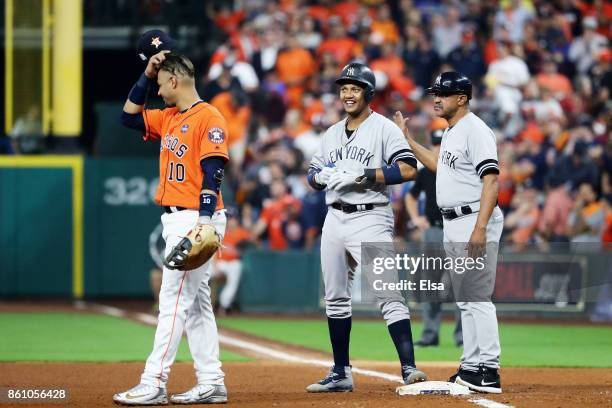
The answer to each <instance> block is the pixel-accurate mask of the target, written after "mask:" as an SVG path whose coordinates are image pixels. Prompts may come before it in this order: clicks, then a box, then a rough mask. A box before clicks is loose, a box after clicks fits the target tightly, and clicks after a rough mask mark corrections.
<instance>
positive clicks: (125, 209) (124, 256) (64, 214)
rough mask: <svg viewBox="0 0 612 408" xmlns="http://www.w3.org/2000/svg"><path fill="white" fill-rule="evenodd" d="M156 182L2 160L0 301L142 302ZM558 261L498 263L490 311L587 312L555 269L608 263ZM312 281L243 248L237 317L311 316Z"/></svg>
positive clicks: (62, 164)
mask: <svg viewBox="0 0 612 408" xmlns="http://www.w3.org/2000/svg"><path fill="white" fill-rule="evenodd" d="M156 185H157V159H145V158H129V159H127V158H114V159H90V158H85V159H84V158H81V157H79V156H39V157H33V156H30V157H0V187H1V189H0V191H1V199H0V296H1V297H3V298H7V297H41V296H45V297H67V298H69V297H74V298H81V297H89V298H94V297H95V298H102V297H148V296H150V295H151V294H150V289H149V272H150V270H151V269H152V268H153V267H154V263H153V261H152V259H151V256H150V254H149V236H150V234H151V232H152V231H153V230H154V229H155V228H156V226H157V225H158V223H159V217H160V215H161V211H160V209H159V207H158V206H156V205H155V204H154V203H153V195H154V192H155V187H156ZM564 257H565V258H564ZM566 258H567V254H557V255H555V256H554V257H552V258H551V257H550V256H548V257H542V256H540V255H538V254H529V253H519V254H507V255H504V256H503V257H500V259H501V263H500V266H499V268H498V279H497V286H496V296H498V297H499V298H500V299H502V298H503V299H504V302H503V303H501V304H499V306H498V309H499V310H501V311H508V312H517V313H521V312H524V311H530V312H548V313H553V314H555V313H561V314H566V315H570V314H571V315H576V314H584V313H586V312H587V311H588V308H589V305H588V302H587V300H588V299H587V298H585V297H580V296H576V295H575V294H574V295H572V294H571V293H570V292H571V290H570V289H571V288H569V289H568V288H566V289H565V290H566V292H567V293H568V296H567V298H563V296H561V298H559V296H556V297H555V294H554V291H557V293H559V291H560V290H564V289H563V287H561V286H559V285H562V284H563V282H562V281H563V279H556V278H554V276H553V275H554V273H555V270H556V269H559V268H563V267H564V265H566V264H567V263H568V262H570V261H571V262H574V263H575V264H576V265H578V266H577V267H578V269H579V270H578V271H577V272H576V271H574V272H572V273H573V275H572V279H573V281H574V282H576V281H577V280H578V283H577V284H575V285H579V286H580V287H588V286H593V287H594V290H595V291H598V290H599V288H598V285H600V284H601V283H602V282H605V281H606V274H607V273H608V269H609V268H610V262H609V259H608V258H607V257H605V256H602V255H601V253H600V254H597V253H590V254H589V253H585V254H582V255H580V256H571V257H569V258H567V259H568V260H567V261H566V260H565V259H566ZM551 259H552V260H551ZM526 261H529V263H528V264H525V262H526ZM534 265H535V266H534ZM542 271H544V272H542ZM546 271H548V272H546ZM543 273H547V274H548V275H549V277H550V276H552V277H553V278H552V279H547V278H543ZM320 276H321V273H320V260H319V255H318V252H317V251H315V252H306V251H286V252H272V251H266V250H249V251H247V252H246V253H245V255H244V275H243V280H242V284H241V288H240V292H239V298H238V300H239V302H240V304H241V307H242V309H243V310H244V311H253V312H273V313H278V312H281V313H301V312H313V311H318V310H320V309H321V308H322V307H323V303H322V301H321V299H322V290H321V278H320ZM561 278H563V277H562V276H561ZM608 283H609V282H608ZM575 285H574V286H575ZM551 293H552V295H551ZM546 296H548V298H546ZM595 297H596V296H595ZM595 297H593V298H595ZM449 308H452V305H449ZM356 309H359V310H364V311H367V312H372V311H374V310H375V307H372V306H371V305H363V306H360V305H356Z"/></svg>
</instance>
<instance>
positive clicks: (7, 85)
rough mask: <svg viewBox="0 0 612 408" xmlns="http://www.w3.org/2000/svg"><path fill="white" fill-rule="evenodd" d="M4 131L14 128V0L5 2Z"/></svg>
mask: <svg viewBox="0 0 612 408" xmlns="http://www.w3.org/2000/svg"><path fill="white" fill-rule="evenodd" d="M4 67H5V68H4V133H6V134H9V133H11V130H12V129H13V0H6V3H4Z"/></svg>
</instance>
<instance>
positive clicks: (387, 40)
mask: <svg viewBox="0 0 612 408" xmlns="http://www.w3.org/2000/svg"><path fill="white" fill-rule="evenodd" d="M371 30H372V31H371V34H370V35H371V36H372V37H374V42H376V43H379V44H381V43H382V44H392V45H396V44H397V43H398V42H399V40H400V36H399V31H398V29H397V25H396V24H395V22H394V21H393V20H392V19H391V9H390V8H389V5H388V4H381V5H380V6H379V7H378V10H377V14H376V18H375V19H374V20H373V21H372V25H371Z"/></svg>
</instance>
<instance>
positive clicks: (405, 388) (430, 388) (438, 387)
mask: <svg viewBox="0 0 612 408" xmlns="http://www.w3.org/2000/svg"><path fill="white" fill-rule="evenodd" d="M395 392H397V393H398V394H399V395H470V394H471V393H472V391H470V389H469V388H468V387H465V386H463V385H461V384H455V383H449V382H446V381H423V382H418V383H415V384H410V385H402V386H400V387H397V388H396V389H395Z"/></svg>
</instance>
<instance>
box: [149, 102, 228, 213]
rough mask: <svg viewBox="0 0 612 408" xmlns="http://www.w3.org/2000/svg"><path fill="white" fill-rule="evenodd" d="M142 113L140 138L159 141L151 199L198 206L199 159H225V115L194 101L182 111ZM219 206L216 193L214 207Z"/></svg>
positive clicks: (220, 199)
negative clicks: (153, 191) (157, 169)
mask: <svg viewBox="0 0 612 408" xmlns="http://www.w3.org/2000/svg"><path fill="white" fill-rule="evenodd" d="M143 116H144V120H145V128H146V131H145V135H144V139H145V140H160V152H159V186H158V187H157V192H156V194H155V202H156V203H157V204H159V205H162V206H177V207H185V208H191V209H198V208H199V206H200V204H199V196H200V191H201V190H202V178H203V173H202V168H201V167H200V161H201V160H202V159H205V158H207V157H211V156H219V157H224V158H225V159H228V158H229V156H228V152H227V134H228V132H227V123H226V121H225V118H223V116H222V115H221V113H219V111H218V110H217V109H216V108H215V107H213V106H212V105H209V104H208V103H206V102H198V103H197V104H196V105H194V106H193V107H191V108H190V109H189V110H188V111H186V112H184V113H181V112H179V110H178V109H177V108H166V109H164V110H159V109H147V110H145V111H144V112H143ZM162 135H163V136H162ZM222 208H223V199H222V197H221V193H220V192H219V197H218V200H217V208H216V209H217V210H219V209H222Z"/></svg>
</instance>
